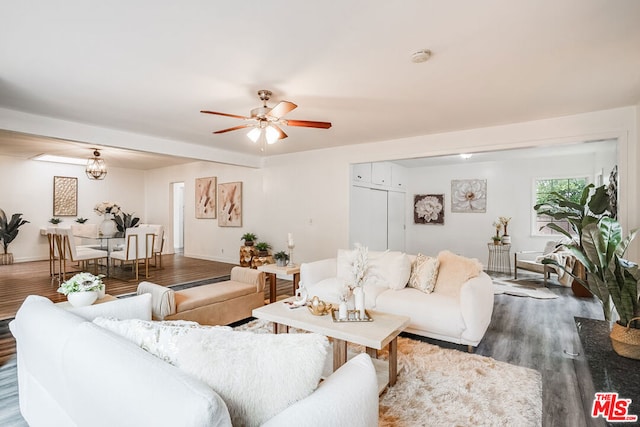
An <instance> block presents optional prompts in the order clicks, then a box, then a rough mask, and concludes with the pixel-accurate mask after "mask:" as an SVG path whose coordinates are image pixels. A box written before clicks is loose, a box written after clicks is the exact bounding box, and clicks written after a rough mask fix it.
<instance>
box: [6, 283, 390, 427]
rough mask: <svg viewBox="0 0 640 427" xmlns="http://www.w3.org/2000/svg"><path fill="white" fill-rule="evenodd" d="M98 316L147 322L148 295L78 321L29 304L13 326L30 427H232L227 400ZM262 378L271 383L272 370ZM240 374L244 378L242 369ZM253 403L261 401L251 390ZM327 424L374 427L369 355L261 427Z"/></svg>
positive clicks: (86, 311) (88, 312) (82, 314)
mask: <svg viewBox="0 0 640 427" xmlns="http://www.w3.org/2000/svg"><path fill="white" fill-rule="evenodd" d="M96 316H115V317H119V318H130V319H145V320H150V319H151V296H150V295H148V294H147V295H141V296H137V297H132V298H126V299H122V300H118V301H114V302H108V303H103V304H99V305H95V306H90V307H83V308H81V309H79V310H75V312H74V310H65V309H63V308H61V307H59V306H56V305H54V304H53V303H52V302H51V301H50V300H48V299H46V298H43V297H39V296H29V297H28V298H27V299H26V300H25V302H24V303H23V305H22V307H21V308H20V310H19V311H18V313H17V315H16V318H15V320H13V321H12V322H11V323H10V328H11V332H12V333H13V335H14V336H15V338H16V341H17V357H18V386H19V400H20V410H21V412H22V415H23V416H24V418H25V419H26V421H27V422H28V423H29V425H30V426H32V427H38V426H47V427H51V426H92V427H100V426H105V427H106V426H108V427H112V426H120V427H124V426H135V427H138V426H172V427H173V426H181V427H189V426H194V427H195V426H198V427H204V426H231V419H230V414H229V410H228V407H227V405H226V403H225V401H224V400H223V399H222V398H221V396H220V395H219V394H218V393H216V392H215V391H214V390H213V389H212V388H211V387H209V386H208V385H207V384H205V383H204V382H203V381H201V380H199V379H196V378H195V377H193V376H191V375H188V374H187V373H185V372H184V371H183V370H181V369H178V368H177V367H175V366H173V365H171V364H169V363H167V362H165V361H163V360H162V359H161V358H158V357H156V356H154V355H152V354H150V353H148V352H147V351H145V350H143V349H142V348H141V347H139V346H138V345H136V344H134V343H133V342H131V341H129V340H127V339H125V338H123V337H121V336H120V335H117V334H115V333H113V332H111V331H110V330H107V329H104V328H102V327H100V326H98V325H97V324H95V323H93V322H92V321H91V320H92V319H93V318H94V317H96ZM227 332H231V333H233V332H232V331H227ZM267 335H270V334H267ZM300 335H308V334H300ZM272 336H273V337H278V336H277V335H272ZM265 338H269V337H265ZM260 350H262V349H260ZM285 360H286V358H285ZM287 363H290V361H289V362H287ZM256 365H257V366H259V365H260V364H256ZM213 369H215V367H214V368H213ZM236 369H237V371H236ZM260 369H263V370H264V373H265V375H269V371H268V369H269V368H268V367H262V368H260ZM234 372H237V373H236V375H238V376H242V375H243V367H242V366H237V367H236V368H235V369H234ZM221 374H222V373H221ZM295 380H296V379H295V378H291V381H295ZM246 399H260V397H259V396H254V395H253V394H252V390H251V389H247V390H246ZM327 420H329V422H330V424H331V425H350V426H362V427H366V426H370V425H376V424H377V420H378V394H377V382H376V376H375V370H374V368H373V365H372V363H371V359H370V358H369V356H368V355H366V354H362V355H359V356H357V357H356V358H354V359H351V360H350V361H349V362H347V363H346V364H345V365H343V366H342V367H341V368H340V369H339V370H338V371H336V372H334V373H333V374H332V375H331V376H329V377H328V378H327V379H326V380H325V381H324V382H322V383H321V384H320V386H319V387H317V389H316V390H315V391H313V392H312V393H311V394H310V395H308V396H307V397H306V398H303V399H302V400H298V401H297V402H296V403H294V404H292V405H291V406H289V407H287V408H286V409H284V410H283V411H281V412H280V413H278V414H276V415H275V416H274V417H273V418H271V419H269V420H268V421H267V422H266V423H265V424H264V425H265V426H294V425H295V426H322V425H327V424H326V422H327Z"/></svg>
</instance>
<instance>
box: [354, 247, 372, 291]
mask: <svg viewBox="0 0 640 427" xmlns="http://www.w3.org/2000/svg"><path fill="white" fill-rule="evenodd" d="M368 263H369V248H367V247H366V246H362V245H356V252H355V256H354V258H353V263H352V264H351V272H352V274H353V283H354V285H355V286H362V285H363V284H364V278H365V276H366V274H367V267H368V266H367V264H368Z"/></svg>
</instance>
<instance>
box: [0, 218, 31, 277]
mask: <svg viewBox="0 0 640 427" xmlns="http://www.w3.org/2000/svg"><path fill="white" fill-rule="evenodd" d="M27 223H29V221H27V220H24V219H22V214H21V213H14V214H13V215H11V220H7V215H6V214H5V213H4V211H3V210H2V209H0V240H2V247H3V249H4V253H3V254H2V256H0V264H13V254H12V253H10V252H9V244H10V243H11V242H13V241H14V239H15V238H16V237H17V236H18V231H19V228H20V227H22V226H23V225H25V224H27Z"/></svg>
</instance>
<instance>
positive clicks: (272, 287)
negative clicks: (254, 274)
mask: <svg viewBox="0 0 640 427" xmlns="http://www.w3.org/2000/svg"><path fill="white" fill-rule="evenodd" d="M258 270H260V271H264V272H265V273H266V274H267V277H268V278H269V302H276V276H277V275H278V274H284V275H286V276H291V275H293V295H294V296H295V294H296V290H297V289H298V286H299V284H300V266H299V265H294V266H291V267H289V266H285V267H278V266H277V265H276V264H265V265H261V266H259V267H258Z"/></svg>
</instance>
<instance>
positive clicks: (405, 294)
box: [300, 250, 494, 351]
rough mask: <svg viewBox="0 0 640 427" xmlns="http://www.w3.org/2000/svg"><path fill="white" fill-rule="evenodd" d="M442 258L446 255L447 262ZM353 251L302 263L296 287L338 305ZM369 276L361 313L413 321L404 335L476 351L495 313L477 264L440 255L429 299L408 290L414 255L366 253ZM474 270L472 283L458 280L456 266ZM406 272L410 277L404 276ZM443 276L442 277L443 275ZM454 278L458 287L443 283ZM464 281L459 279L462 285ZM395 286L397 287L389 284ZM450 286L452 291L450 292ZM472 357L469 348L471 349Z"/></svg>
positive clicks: (485, 279) (490, 289)
mask: <svg viewBox="0 0 640 427" xmlns="http://www.w3.org/2000/svg"><path fill="white" fill-rule="evenodd" d="M444 255H447V256H446V257H445V256H444ZM349 256H353V254H352V251H347V250H339V251H338V254H337V257H336V258H329V259H325V260H320V261H315V262H311V263H303V264H302V265H301V266H300V286H301V287H304V288H305V289H306V290H307V293H308V295H309V297H312V296H318V297H319V298H320V299H322V300H324V301H327V302H337V301H339V296H340V293H341V292H342V290H343V288H344V285H345V283H346V282H347V281H348V280H346V279H345V277H344V275H345V274H348V272H347V273H345V272H344V271H343V272H342V277H340V276H341V273H340V271H339V270H344V268H345V265H348V264H349V259H348V257H349ZM369 258H370V264H372V265H373V266H374V267H375V268H372V270H375V271H373V272H371V273H367V274H370V275H372V276H375V278H376V280H371V281H366V282H365V285H364V291H365V307H366V308H371V309H375V310H378V311H383V312H387V313H393V314H398V315H405V316H409V317H411V323H410V324H409V326H408V327H407V328H406V330H405V331H406V332H409V333H413V334H417V335H421V336H425V337H429V338H434V339H438V340H443V341H448V342H452V343H455V344H464V345H468V346H474V347H475V346H477V345H478V344H479V343H480V341H481V340H482V337H483V336H484V334H485V332H486V330H487V328H488V326H489V323H490V322H491V315H492V313H493V302H494V296H493V285H492V281H491V278H490V277H489V276H488V275H487V274H486V273H484V272H483V271H481V270H482V266H481V264H479V263H478V262H477V260H469V259H466V258H463V257H458V256H456V255H454V254H451V253H450V252H448V251H443V252H441V253H440V254H438V257H437V258H438V259H439V260H443V261H444V260H446V262H443V263H440V267H439V270H440V272H439V273H438V282H437V284H436V285H435V289H434V290H433V292H431V293H426V292H423V291H421V290H418V289H415V288H411V287H407V286H406V284H407V281H408V279H409V275H410V274H411V273H410V271H411V266H412V263H413V262H415V258H416V257H415V256H414V255H408V254H403V253H401V252H389V251H387V252H369ZM452 260H453V261H452ZM460 262H462V263H463V264H470V265H472V266H473V265H474V264H477V265H478V266H479V267H478V272H477V275H476V276H475V277H472V278H467V277H468V276H471V275H472V274H469V275H468V276H461V274H462V272H463V270H464V269H463V268H462V267H460V266H459V263H460ZM407 268H409V272H407V271H406V270H407ZM445 270H446V273H445V272H444V271H445ZM441 277H442V279H443V280H445V281H447V280H448V281H451V280H453V278H457V280H459V281H460V283H445V284H443V283H442V282H441V280H440V278H441ZM461 277H462V279H460V278H461ZM391 282H395V283H391ZM449 285H450V286H449ZM469 350H470V351H471V350H472V348H471V347H469Z"/></svg>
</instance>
